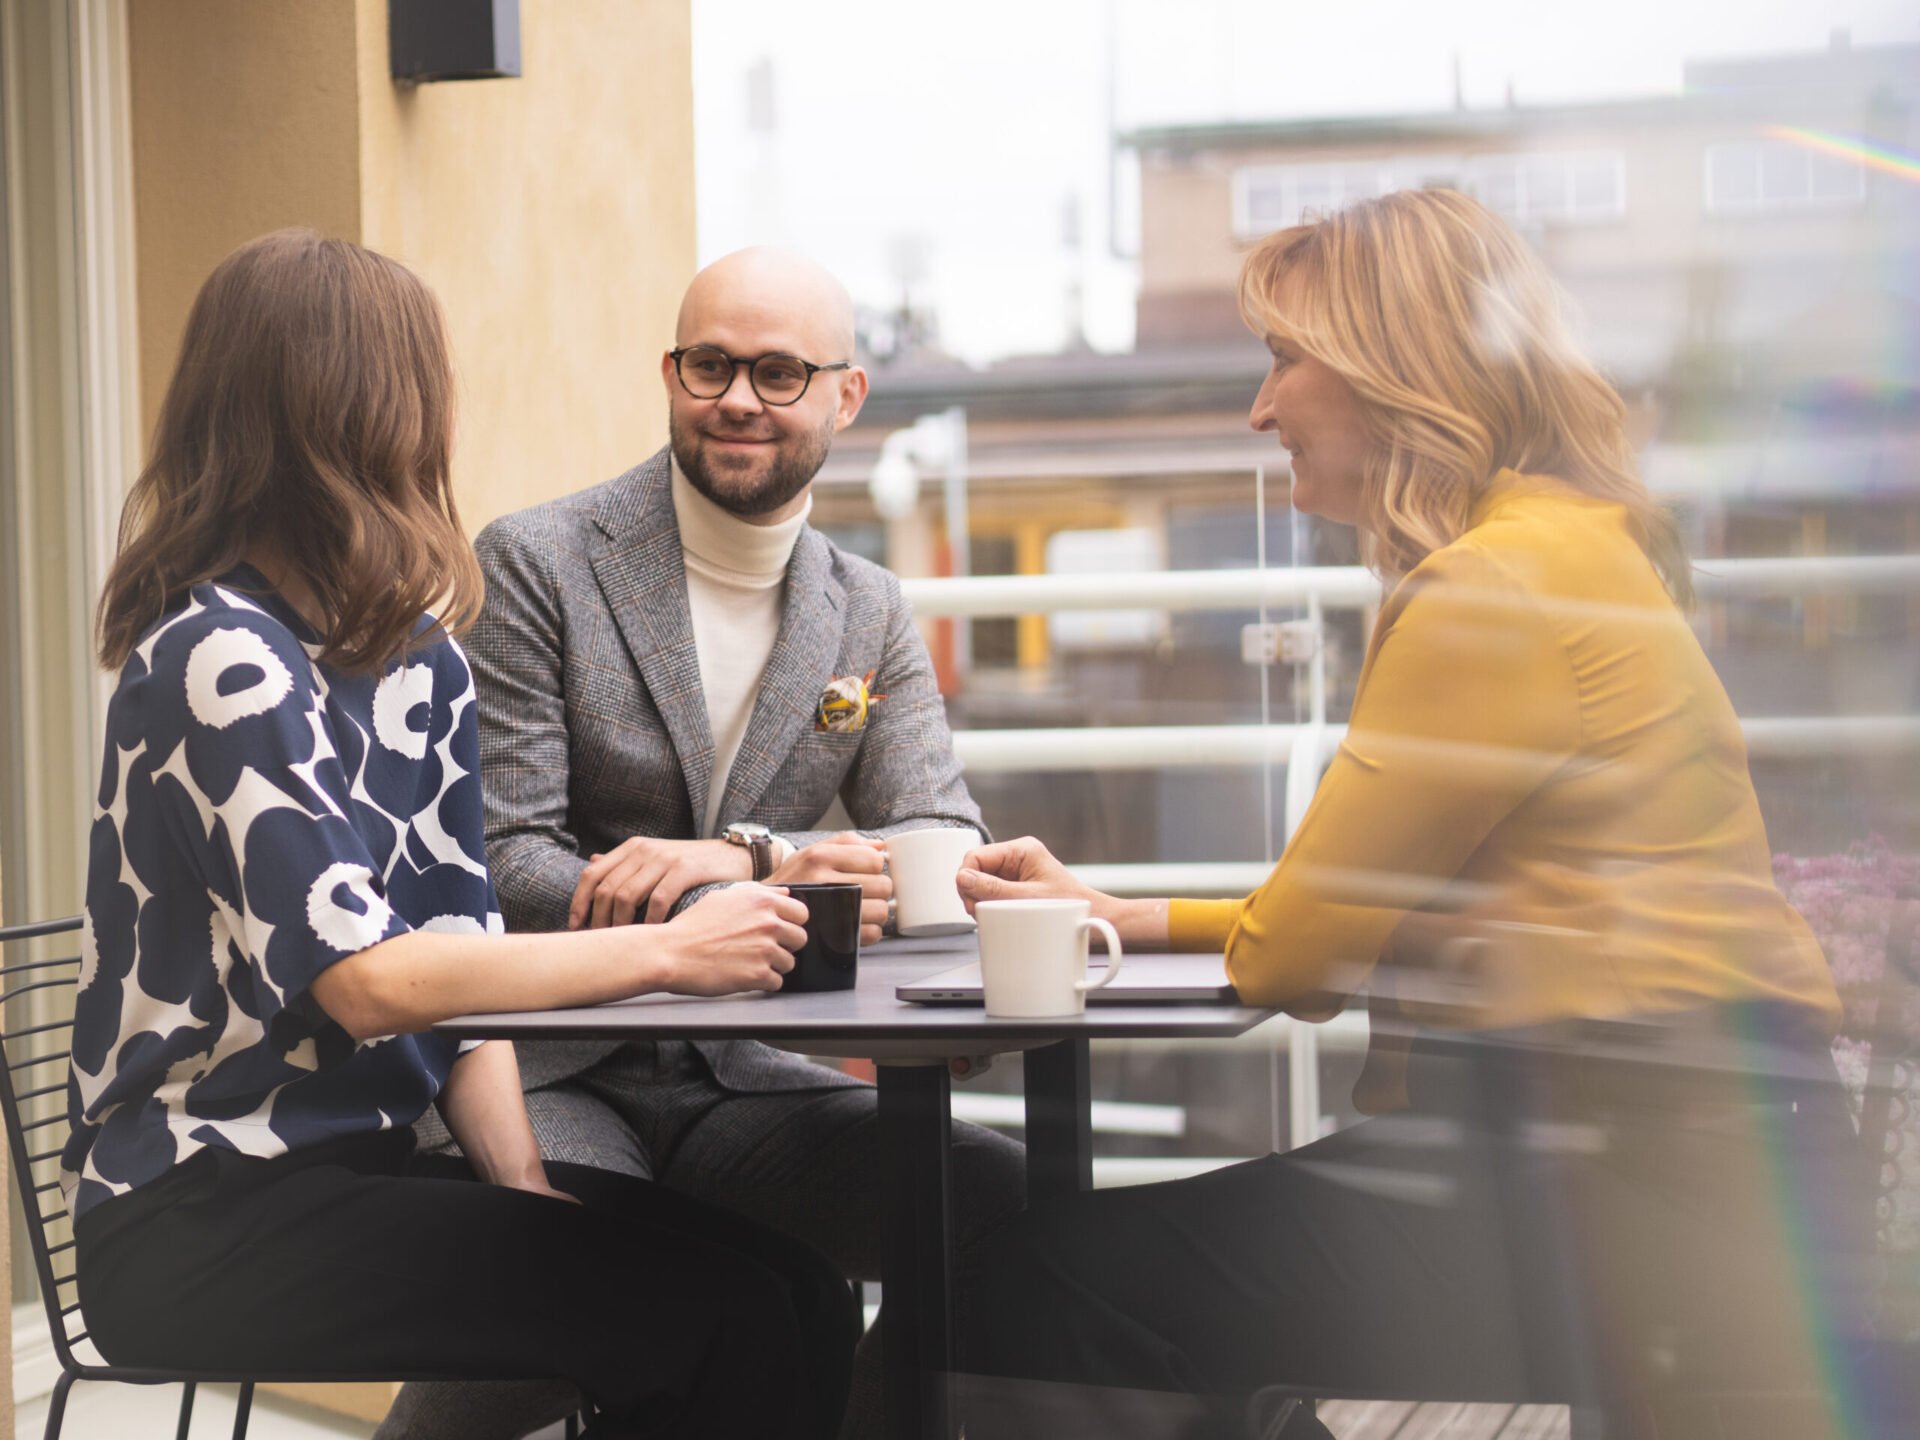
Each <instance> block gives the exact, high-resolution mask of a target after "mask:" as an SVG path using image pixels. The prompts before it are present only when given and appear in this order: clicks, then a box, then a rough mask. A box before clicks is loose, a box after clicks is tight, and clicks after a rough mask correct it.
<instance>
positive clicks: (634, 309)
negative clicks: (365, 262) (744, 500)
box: [359, 0, 694, 529]
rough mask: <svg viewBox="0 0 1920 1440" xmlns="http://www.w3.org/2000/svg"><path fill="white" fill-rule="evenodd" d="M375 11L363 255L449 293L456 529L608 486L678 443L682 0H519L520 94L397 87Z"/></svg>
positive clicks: (366, 66)
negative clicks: (668, 392)
mask: <svg viewBox="0 0 1920 1440" xmlns="http://www.w3.org/2000/svg"><path fill="white" fill-rule="evenodd" d="M386 16H387V6H386V3H385V0H361V4H360V47H359V54H360V176H361V200H362V212H361V213H362V226H363V231H362V238H363V239H364V241H365V243H366V244H368V245H371V246H373V247H374V248H375V249H378V250H382V251H385V252H386V253H387V254H390V255H393V256H394V257H396V258H397V259H400V260H402V261H404V262H406V263H407V264H408V265H411V266H413V267H414V268H415V269H416V270H418V271H419V272H420V273H421V274H422V275H424V276H425V277H426V278H427V280H428V281H429V283H431V284H432V285H433V287H434V288H435V289H436V290H437V291H438V292H439V294H440V299H441V302H442V303H443V304H444V305H445V307H446V311H447V317H448V322H449V325H450V328H451V330H452V334H453V347H454V354H455V357H456V359H457V361H458V363H459V366H460V371H461V410H460V428H459V442H458V450H457V453H456V456H455V464H456V471H457V478H458V483H459V495H460V503H461V508H462V514H463V518H465V519H466V521H467V523H468V525H469V527H471V528H474V529H477V528H478V527H479V526H480V525H481V524H482V523H484V522H485V521H486V520H488V519H491V518H492V517H493V516H495V515H498V514H500V513H502V512H503V511H506V510H511V509H516V508H518V507H519V506H522V505H526V504H529V503H531V502H532V501H534V500H537V499H544V498H546V497H549V496H552V495H558V494H564V493H565V492H567V491H569V490H576V489H579V488H580V487H581V486H583V485H588V484H592V483H595V482H597V481H600V480H604V479H607V478H609V477H610V476H612V475H615V474H617V473H618V472H619V471H621V470H623V469H625V468H626V467H628V466H629V465H632V464H633V463H635V462H636V461H638V460H640V459H642V458H644V457H645V456H646V455H647V454H649V453H650V452H651V451H653V450H654V449H656V448H657V447H658V446H659V445H660V444H662V443H663V442H664V441H665V439H666V401H665V397H664V395H663V393H662V391H661V388H660V380H659V369H658V364H659V355H660V352H661V351H662V350H664V349H666V348H667V347H668V346H670V345H671V344H672V343H673V341H672V334H673V317H674V311H675V309H676V308H677V306H678V304H679V298H680V291H681V290H682V289H683V288H684V287H685V285H686V282H687V281H688V280H689V279H690V278H691V277H692V274H693V266H694V179H693V81H692V52H691V32H690V21H689V15H688V4H687V0H642V3H635V0H521V11H520V27H521V61H522V71H523V73H522V76H521V78H520V79H518V80H504V81H481V82H468V83H460V84H440V85H423V86H420V87H418V88H416V89H410V90H402V89H400V88H398V87H396V86H394V85H393V83H392V82H391V81H390V80H388V79H387V43H386V41H387V32H386Z"/></svg>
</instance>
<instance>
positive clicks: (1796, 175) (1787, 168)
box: [1706, 140, 1867, 215]
mask: <svg viewBox="0 0 1920 1440" xmlns="http://www.w3.org/2000/svg"><path fill="white" fill-rule="evenodd" d="M1706 190H1707V195H1706V201H1707V213H1708V214H1709V215H1763V214H1769V213H1774V212H1777V211H1782V210H1809V209H1823V208H1826V207H1829V206H1834V207H1838V206H1847V205H1858V204H1860V203H1861V202H1862V201H1864V200H1865V199H1866V198H1867V167H1866V166H1864V165H1862V164H1861V163H1860V162H1859V161H1858V160H1848V159H1844V158H1842V157H1841V156H1838V155H1823V154H1821V153H1820V152H1819V151H1817V150H1812V149H1809V148H1807V147H1806V146H1804V145H1795V144H1793V143H1792V142H1791V141H1787V140H1729V141H1724V142H1722V143H1720V144H1717V145H1709V146H1708V147H1707V159H1706Z"/></svg>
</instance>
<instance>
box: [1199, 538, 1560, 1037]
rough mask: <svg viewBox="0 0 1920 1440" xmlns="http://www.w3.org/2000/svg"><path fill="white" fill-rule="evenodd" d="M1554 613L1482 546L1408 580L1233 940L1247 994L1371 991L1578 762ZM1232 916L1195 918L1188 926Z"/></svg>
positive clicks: (1464, 545)
mask: <svg viewBox="0 0 1920 1440" xmlns="http://www.w3.org/2000/svg"><path fill="white" fill-rule="evenodd" d="M1550 603H1551V602H1550V601H1549V600H1548V599H1547V597H1545V596H1544V595H1543V594H1541V593H1539V592H1538V591H1536V590H1534V589H1532V588H1530V587H1529V586H1528V585H1527V584H1525V583H1523V581H1522V580H1521V579H1520V578H1519V577H1517V576H1516V575H1514V574H1513V573H1511V572H1510V571H1509V570H1508V569H1507V567H1506V566H1505V565H1504V564H1503V563H1502V561H1500V560H1498V559H1496V558H1494V557H1493V556H1490V555H1488V554H1487V553H1486V552H1485V551H1483V550H1481V549H1480V548H1479V547H1478V546H1477V545H1476V544H1475V543H1474V542H1473V541H1472V540H1471V539H1466V540H1461V541H1457V542H1455V543H1454V544H1453V545H1450V546H1448V547H1447V548H1446V549H1444V550H1440V551H1436V552H1435V553H1434V554H1433V555H1431V556H1429V557H1428V558H1427V560H1425V561H1423V562H1422V563H1421V565H1420V566H1418V567H1417V568H1416V569H1415V570H1414V571H1413V573H1412V574H1410V575H1408V576H1407V577H1406V579H1405V580H1403V581H1402V582H1401V584H1400V586H1399V587H1398V588H1397V589H1396V590H1395V592H1394V594H1393V595H1392V596H1391V597H1390V598H1389V600H1388V602H1387V604H1386V606H1385V607H1384V609H1383V611H1382V614H1381V619H1380V622H1379V624H1380V628H1379V631H1378V633H1377V634H1376V636H1375V638H1374V644H1373V647H1372V651H1371V654H1370V655H1369V658H1368V661H1367V664H1366V667H1365V670H1364V672H1363V674H1362V677H1361V681H1360V687H1359V691H1358V693H1357V694H1356V696H1355V700H1354V709H1353V716H1352V720H1351V721H1350V723H1349V726H1348V731H1347V737H1346V739H1345V740H1344V741H1343V742H1342V744H1341V746H1340V749H1339V751H1338V753H1337V754H1336V755H1335V757H1334V759H1333V763H1332V764H1331V765H1330V766H1329V767H1328V770H1327V773H1326V775H1325V776H1324V777H1323V778H1322V780H1321V782H1320V787H1319V789H1318V791H1317V792H1316V793H1315V796H1314V800H1313V804H1312V805H1311V807H1309V809H1308V811H1307V814H1306V816H1305V818H1304V819H1303V820H1302V822H1301V825H1300V828H1299V830H1298V832H1296V834H1295V835H1294V837H1293V839H1292V841H1291V843H1289V845H1288V846H1287V850H1286V853H1285V854H1284V855H1283V856H1281V858H1280V862H1279V864H1277V865H1276V866H1275V867H1274V870H1273V873H1272V874H1271V875H1270V876H1269V877H1268V878H1267V881H1266V883H1265V884H1264V885H1263V886H1261V888H1260V889H1259V890H1257V891H1256V892H1255V893H1254V894H1253V895H1251V896H1250V897H1248V898H1247V900H1245V901H1244V902H1241V904H1240V909H1239V913H1238V914H1237V916H1235V917H1234V922H1233V924H1232V927H1231V929H1230V931H1229V933H1228V934H1227V936H1226V938H1225V951H1226V958H1227V973H1228V975H1229V977H1230V978H1231V979H1232V980H1233V983H1234V985H1235V987H1236V988H1237V989H1238V990H1239V992H1240V995H1241V997H1242V998H1243V999H1244V1000H1246V1001H1248V1002H1249V1003H1253V1004H1263V1005H1282V1006H1289V1007H1297V1008H1301V1009H1304V1010H1307V1011H1311V1012H1321V1011H1324V1010H1325V1009H1326V1008H1328V1007H1329V1006H1330V1005H1331V1004H1333V1003H1336V1002H1337V1001H1338V1000H1339V999H1340V998H1343V997H1344V996H1346V995H1349V994H1351V993H1353V992H1354V991H1355V990H1356V989H1358V988H1359V987H1360V986H1361V985H1362V984H1363V983H1365V981H1366V979H1367V976H1368V973H1369V972H1370V971H1371V969H1372V967H1373V965H1374V963H1375V961H1376V960H1377V959H1378V958H1379V956H1380V953H1381V951H1382V949H1383V948H1385V946H1386V944H1387V942H1388V940H1389V939H1390V938H1391V937H1392V935H1393V933H1394V931H1395V929H1396V928H1398V926H1399V924H1400V922H1401V920H1402V919H1403V918H1405V916H1406V914H1407V913H1408V912H1409V911H1410V910H1416V909H1420V908H1423V907H1426V906H1429V905H1431V904H1433V903H1434V902H1435V901H1437V900H1440V899H1442V898H1443V895H1444V893H1445V892H1446V891H1447V889H1448V886H1449V884H1450V882H1451V881H1453V879H1454V877H1455V876H1457V875H1458V874H1459V873H1460V871H1461V869H1462V867H1463V866H1464V865H1465V864H1466V863H1467V861H1468V859H1469V858H1470V857H1471V856H1472V855H1473V853H1474V852H1475V850H1477V849H1478V848H1479V847H1480V845H1481V844H1482V843H1483V842H1484V841H1485V840H1486V839H1487V837H1488V835H1489V834H1490V833H1492V831H1493V830H1494V828H1495V827H1496V826H1498V825H1499V824H1500V823H1501V822H1502V821H1503V820H1505V819H1506V818H1507V817H1508V816H1509V815H1510V814H1511V813H1512V812H1513V811H1514V810H1515V809H1516V808H1517V807H1518V806H1519V805H1520V804H1521V803H1522V802H1523V801H1524V800H1525V799H1526V798H1527V796H1528V795H1529V794H1531V793H1532V792H1533V791H1534V790H1535V789H1537V788H1538V787H1539V786H1540V785H1541V784H1542V782H1543V781H1545V780H1546V779H1547V778H1548V777H1549V776H1551V775H1552V774H1553V773H1554V772H1555V771H1556V770H1558V769H1559V768H1560V767H1561V766H1563V765H1564V764H1565V763H1566V762H1567V760H1568V759H1569V758H1570V757H1571V756H1572V755H1573V753H1574V752H1575V749H1576V747H1577V744H1578V740H1579V732H1580V707H1579V695H1578V688H1577V685H1576V683H1575V681H1574V677H1573V673H1572V670H1571V667H1570V665H1569V662H1568V659H1567V655H1566V652H1565V650H1564V648H1563V647H1562V645H1561V644H1560V641H1559V639H1558V636H1557V634H1556V630H1555V626H1554V623H1553V618H1552V616H1551V615H1550V614H1549V613H1548V610H1547V606H1548V605H1549V604H1550ZM1221 916H1222V912H1218V911H1215V912H1210V914H1209V916H1208V917H1203V916H1202V915H1200V914H1197V913H1193V912H1190V911H1188V910H1186V909H1185V907H1182V908H1181V909H1179V910H1176V911H1173V912H1170V916H1169V922H1170V928H1171V927H1172V926H1173V925H1176V924H1177V925H1179V926H1181V927H1183V928H1184V927H1186V926H1189V925H1191V926H1193V927H1195V928H1196V929H1197V928H1198V927H1200V926H1201V925H1203V924H1205V923H1206V921H1207V919H1208V918H1211V919H1212V921H1213V923H1215V924H1217V923H1218V922H1219V920H1220V918H1221Z"/></svg>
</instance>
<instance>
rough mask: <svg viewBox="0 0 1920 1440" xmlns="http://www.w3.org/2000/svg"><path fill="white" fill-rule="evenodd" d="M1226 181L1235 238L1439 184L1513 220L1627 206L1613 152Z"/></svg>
mask: <svg viewBox="0 0 1920 1440" xmlns="http://www.w3.org/2000/svg"><path fill="white" fill-rule="evenodd" d="M1233 179H1234V185H1233V228H1234V234H1235V235H1236V236H1237V237H1239V238H1240V239H1242V240H1246V239H1252V238H1254V237H1256V236H1260V235H1265V234H1267V233H1268V232H1269V231H1272V230H1278V229H1280V228H1281V227H1283V226H1287V225H1298V224H1299V223H1300V222H1301V221H1302V220H1303V219H1306V218H1307V217H1308V216H1310V215H1325V214H1328V213H1329V212H1331V211H1334V210H1338V209H1340V208H1341V207H1342V206H1345V205H1351V204H1353V203H1354V202H1355V201H1356V200H1371V199H1373V198H1374V197H1376V196H1379V195H1385V194H1387V193H1389V192H1390V191H1394V190H1409V189H1416V188H1430V187H1434V186H1442V185H1444V186H1451V187H1456V188H1458V189H1461V190H1464V191H1466V192H1467V193H1468V194H1469V195H1472V196H1474V197H1475V198H1476V199H1478V200H1480V201H1481V202H1482V203H1483V204H1485V205H1486V206H1487V207H1488V208H1489V209H1491V210H1494V211H1497V212H1498V213H1500V214H1501V215H1504V216H1506V217H1507V218H1508V219H1509V220H1512V221H1515V222H1516V223H1520V224H1539V223H1542V222H1550V223H1555V224H1562V225H1583V224H1592V223H1594V222H1596V221H1604V220H1617V219H1619V218H1620V217H1621V216H1622V215H1624V214H1625V213H1626V210H1627V181H1626V161H1625V159H1624V158H1623V157H1622V156H1621V154H1620V153H1619V152H1618V151H1615V150H1567V151H1545V152H1540V153H1534V154H1514V155H1476V156H1472V157H1468V158H1462V157H1460V156H1458V155H1432V154H1425V155H1419V154H1416V155H1395V156H1393V157H1391V158H1386V159H1380V160H1358V161H1345V162H1339V163H1332V164H1321V165H1257V166H1247V167H1246V168H1244V169H1241V170H1238V171H1236V172H1235V173H1234V177H1233Z"/></svg>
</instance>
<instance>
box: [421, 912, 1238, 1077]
mask: <svg viewBox="0 0 1920 1440" xmlns="http://www.w3.org/2000/svg"><path fill="white" fill-rule="evenodd" d="M979 958H980V952H979V947H978V945H977V944H976V943H975V942H974V938H973V937H972V936H971V935H963V936H958V937H953V938H942V939H937V940H886V941H882V942H881V943H880V944H878V945H871V946H868V947H867V948H866V949H864V950H863V951H862V952H861V955H860V981H859V984H858V985H857V986H856V987H855V988H854V989H852V990H838V991H828V992H825V993H815V994H806V995H782V994H752V995H731V996H728V997H726V998H725V999H721V1000H707V999H700V998H698V997H693V996H685V995H643V996H640V997H639V998H637V999H633V1000H621V1001H616V1002H614V1003H613V1004H609V1005H591V1006H585V1007H582V1008H579V1009H572V1010H532V1011H512V1012H508V1013H504V1014H498V1015H461V1016H457V1017H455V1018H454V1019H451V1020H445V1021H442V1022H441V1023H440V1024H438V1025H436V1026H434V1027H433V1028H434V1029H435V1030H437V1031H439V1032H441V1033H443V1034H448V1035H459V1036H463V1037H466V1036H472V1037H487V1036H501V1037H506V1038H509V1039H512V1038H519V1039H528V1040H554V1039H583V1038H587V1037H596V1038H603V1039H631V1038H637V1037H641V1036H650V1037H653V1038H673V1039H679V1040H765V1041H770V1042H774V1043H781V1042H787V1043H789V1044H792V1045H799V1046H804V1045H806V1044H808V1043H812V1044H825V1043H827V1042H834V1041H838V1042H842V1043H843V1044H845V1043H847V1042H865V1041H891V1042H915V1043H918V1042H942V1041H953V1042H957V1043H958V1049H957V1050H956V1053H969V1052H970V1047H971V1046H973V1045H975V1044H978V1043H979V1042H983V1041H1021V1040H1028V1041H1038V1040H1060V1039H1067V1038H1072V1037H1077V1036H1085V1037H1087V1038H1089V1039H1124V1038H1130V1037H1131V1038H1141V1037H1149V1036H1222V1037H1224V1036H1233V1035H1239V1034H1241V1033H1242V1032H1244V1031H1247V1030H1250V1029H1252V1028H1253V1027H1254V1026H1255V1025H1258V1024H1259V1023H1260V1022H1261V1021H1262V1020H1265V1019H1266V1018H1267V1017H1268V1016H1270V1015H1272V1014H1273V1011H1271V1010H1266V1009H1260V1008H1256V1007H1253V1006H1247V1005H1237V1004H1223V1003H1219V1002H1215V1001H1209V1002H1204V1003H1186V1002H1182V1003H1153V1002H1125V1003H1120V1004H1093V1005H1089V1006H1088V1007H1087V1010H1086V1013H1085V1014H1084V1015H1069V1016H1064V1017H1058V1018H1054V1019H1046V1020H1005V1019H992V1018H989V1017H988V1015H987V1014H986V1012H985V1011H984V1010H983V1009H982V1008H981V1007H980V1006H978V1005H913V1004H909V1003H907V1002H906V1001H904V1000H900V999H897V998H896V997H895V995H894V993H893V992H894V987H895V986H898V985H902V984H905V983H906V982H908V981H910V980H917V979H919V978H920V977H922V976H924V975H931V974H934V973H936V972H938V971H941V970H946V969H951V968H952V967H953V966H955V965H965V964H968V963H970V962H972V961H975V960H978V959H979ZM1128 958H1129V959H1134V958H1139V959H1149V958H1151V959H1153V960H1155V961H1160V962H1166V963H1173V964H1183V963H1184V964H1191V965H1193V966H1194V967H1195V969H1196V971H1201V970H1204V971H1206V972H1207V973H1209V974H1214V975H1217V974H1218V972H1219V965H1220V960H1219V957H1218V956H1217V955H1216V956H1206V955H1184V956H1169V955H1151V956H1149V955H1140V956H1137V957H1136V956H1135V955H1134V954H1133V953H1132V952H1129V953H1128ZM836 1048H839V1047H836ZM983 1048H985V1047H983ZM816 1053H818V1052H816Z"/></svg>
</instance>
